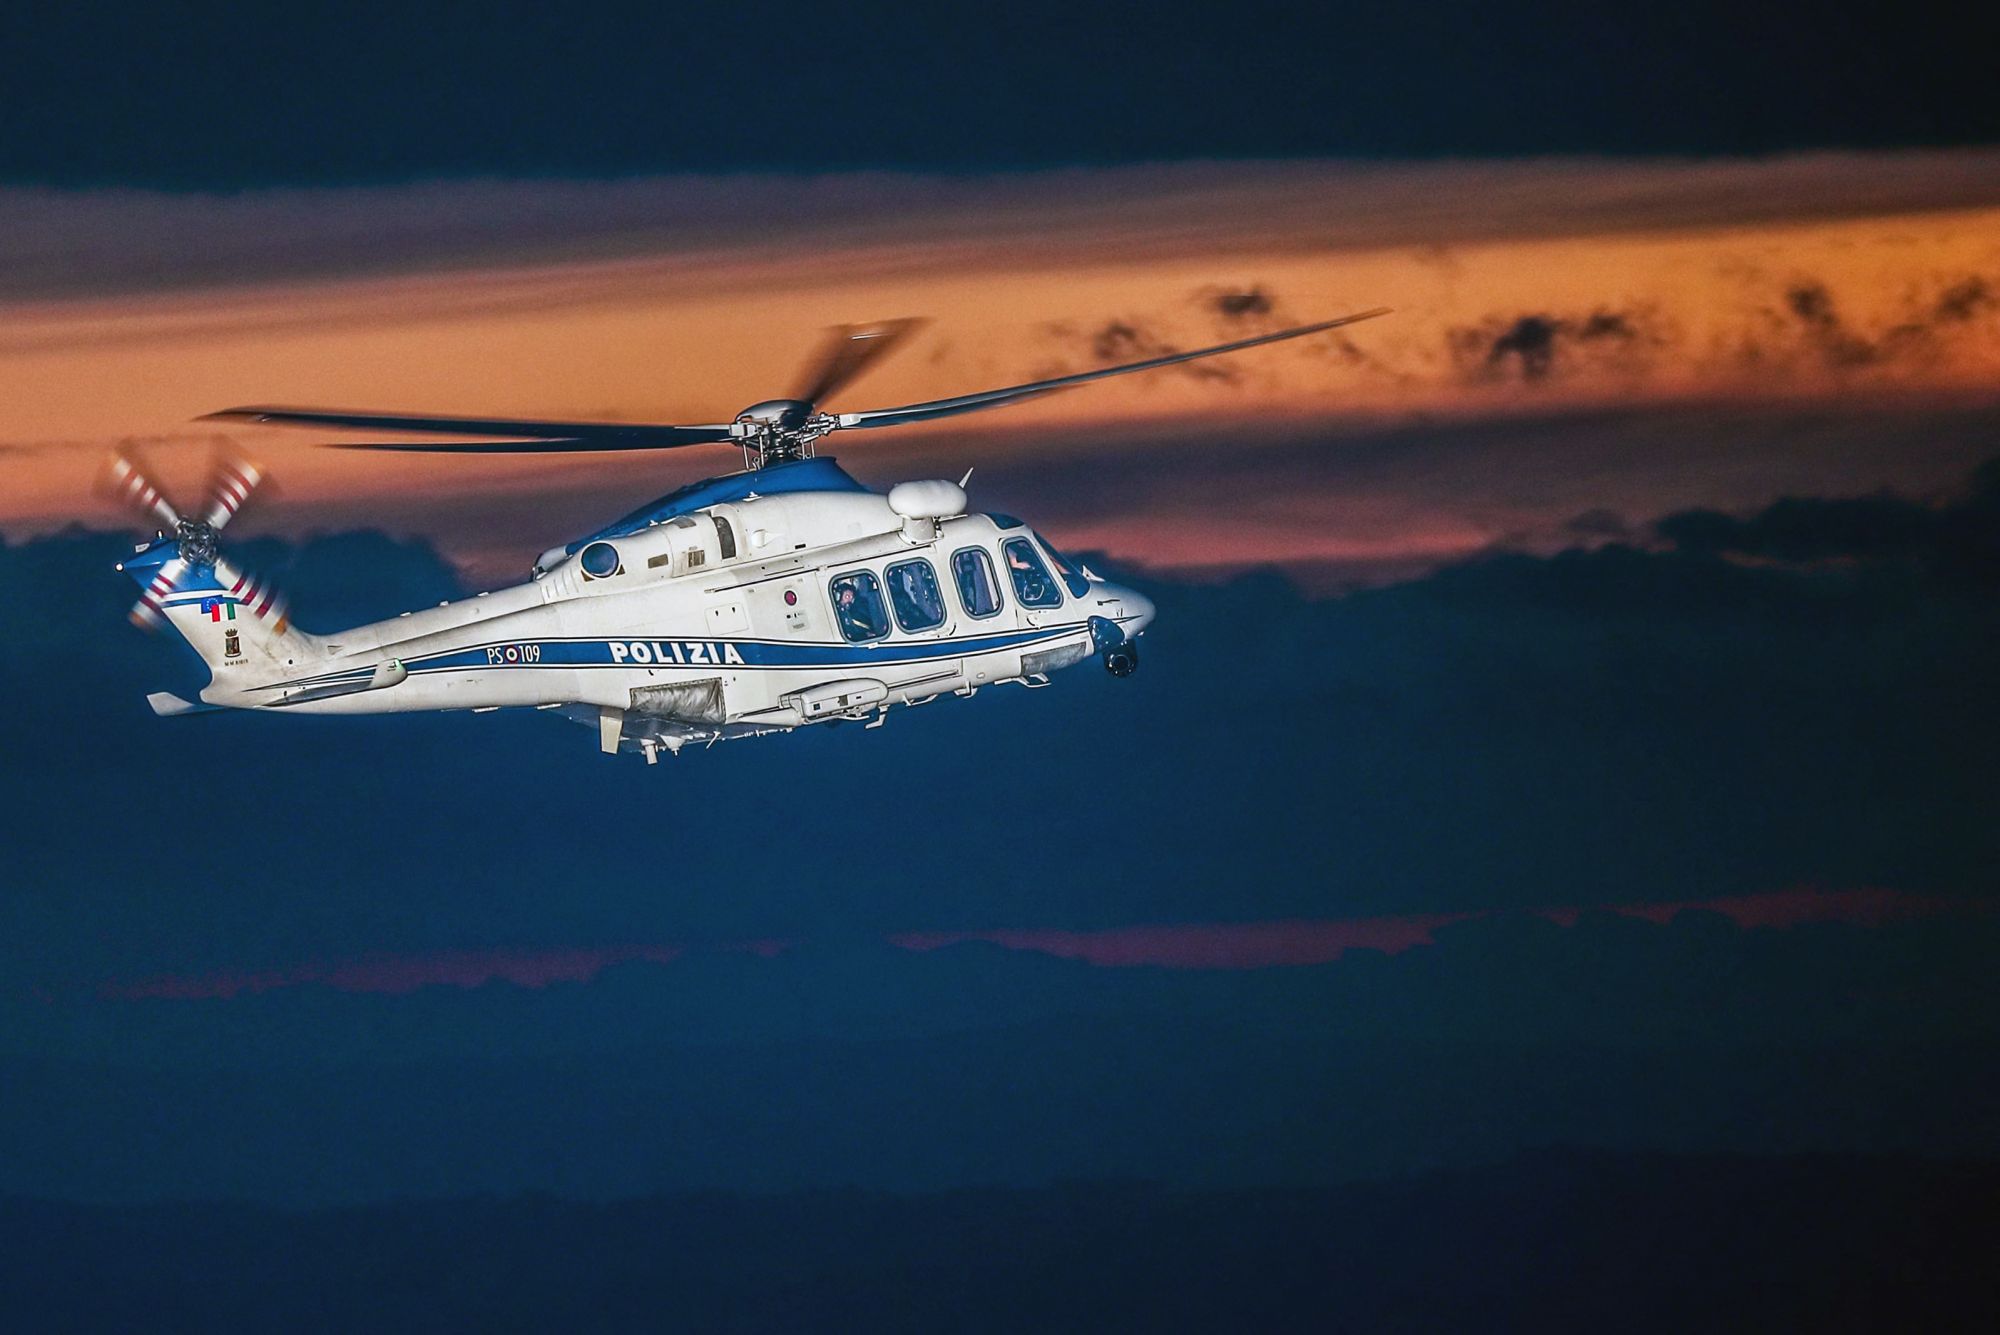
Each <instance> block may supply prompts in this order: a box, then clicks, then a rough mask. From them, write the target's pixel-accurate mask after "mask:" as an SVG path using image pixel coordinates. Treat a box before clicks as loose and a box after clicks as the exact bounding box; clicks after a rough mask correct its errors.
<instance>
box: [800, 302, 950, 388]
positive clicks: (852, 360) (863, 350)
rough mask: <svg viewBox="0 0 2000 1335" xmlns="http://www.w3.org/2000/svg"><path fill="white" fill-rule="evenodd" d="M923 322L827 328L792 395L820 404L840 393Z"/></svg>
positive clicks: (901, 321) (887, 322)
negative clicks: (822, 341) (796, 390)
mask: <svg viewBox="0 0 2000 1335" xmlns="http://www.w3.org/2000/svg"><path fill="white" fill-rule="evenodd" d="M923 325H924V322H923V321H922V320H884V321H882V322H881V323H880V324H842V325H835V326H834V327H833V328H831V329H829V330H827V332H826V341H825V342H824V343H822V344H821V345H820V350H819V355H818V356H817V357H815V358H814V359H813V361H812V362H811V363H810V364H809V366H808V368H807V371H806V374H805V376H804V377H803V380H802V382H801V385H800V388H799V392H798V393H797V394H794V395H793V396H792V397H793V398H795V399H797V400H799V401H800V402H801V403H810V404H813V405H815V406H817V405H818V404H820V403H822V402H824V401H825V400H827V399H828V398H830V397H832V396H833V395H835V394H838V393H839V392H840V391H841V390H842V389H843V388H844V387H845V386H847V385H848V384H849V383H850V382H852V381H853V380H855V379H856V378H857V377H858V376H860V374H861V373H862V372H863V371H865V370H867V369H868V368H869V367H870V366H873V365H874V364H875V363H876V362H877V361H879V360H881V359H882V358H883V357H885V356H887V355H888V353H889V351H890V349H892V348H894V347H895V346H896V345H897V344H899V343H901V342H902V341H903V340H904V339H906V338H908V337H909V336H910V335H911V334H914V333H915V332H916V331H917V330H919V329H921V328H922V327H923Z"/></svg>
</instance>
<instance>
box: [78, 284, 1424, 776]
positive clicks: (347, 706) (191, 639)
mask: <svg viewBox="0 0 2000 1335" xmlns="http://www.w3.org/2000/svg"><path fill="white" fill-rule="evenodd" d="M1385 314H1388V311H1387V309H1386V308H1378V309H1374V310H1366V311H1361V312H1358V313H1355V314H1350V315H1344V316H1341V317H1339V318H1337V319H1332V320H1325V321H1321V322H1319V323H1317V324H1309V325H1302V326H1299V327H1296V328H1291V329H1285V330H1280V331H1277V332H1275V333H1267V334H1262V335H1259V336H1257V337H1254V338H1245V339H1240V340H1238V341H1236V342H1232V343H1223V344H1218V345H1216V346H1214V347H1207V348H1200V349H1196V350H1194V351H1192V352H1176V353H1171V354H1168V355H1165V356H1159V357H1152V358H1148V359H1146V360H1144V361H1137V362H1130V363H1127V364H1124V365H1120V366H1112V367H1105V368H1101V369H1098V370H1092V371H1085V372H1081V373H1078V374H1074V375H1065V376H1059V377H1056V378H1053V379H1048V380H1038V381H1032V382H1029V383H1026V384H1020V385H1012V386H1008V387H1006V388H1002V389H989V390H982V391H979V392H977V393H972V394H964V395H959V396H957V397H953V398H945V399H934V400H931V401H928V402H924V403H913V404H906V405H903V406H901V407H895V408H877V409H868V410H862V411H856V412H833V411H829V410H826V409H824V408H822V406H821V405H822V404H823V403H824V402H826V401H827V400H828V399H830V398H832V397H833V396H834V395H836V394H838V393H839V392H840V391H841V390H842V389H844V388H845V387H846V386H847V385H848V384H850V383H851V382H852V381H853V380H855V379H856V378H857V377H858V376H860V375H861V373H862V372H863V371H865V370H866V369H867V368H868V367H870V366H872V365H874V364H875V363H876V362H878V361H879V360H880V359H881V358H882V357H883V356H884V355H885V354H887V353H888V352H890V351H891V350H892V349H894V348H895V347H897V346H899V345H901V344H903V343H905V342H906V341H907V340H908V339H909V337H910V335H911V334H912V333H913V332H914V331H915V330H916V329H917V328H918V327H919V326H920V324H921V323H922V322H921V321H917V320H894V321H888V322H884V323H881V324H875V325H842V326H837V327H836V328H834V329H832V330H830V331H828V334H827V337H826V340H825V342H824V344H823V346H822V348H821V351H820V353H819V355H818V356H817V358H816V359H815V360H814V362H813V363H812V364H811V365H810V366H809V367H808V373H807V374H806V375H805V376H804V377H803V378H802V381H801V386H800V388H799V390H798V392H797V393H795V394H794V395H793V396H792V397H790V398H782V399H770V400H766V401H764V402H762V403H757V404H753V405H751V406H750V407H748V408H745V409H744V410H743V411H742V412H740V413H738V414H737V415H736V417H735V418H734V419H733V420H731V421H729V422H722V423H712V424H707V425H695V426H676V425H649V424H628V423H615V422H550V421H516V420H508V419H501V418H484V417H442V416H416V415H408V414H389V413H375V412H353V411H346V410H338V409H319V408H287V407H240V408H227V409H224V410H222V411H220V412H216V413H211V414H208V415H207V417H205V418H203V419H201V420H220V421H229V422H244V423H255V424H260V425H282V426H295V427H315V428H331V429H340V430H357V429H359V430H370V431H379V432H384V433H390V434H395V435H427V434H428V435H441V436H458V437H481V438H483V439H477V440H472V441H461V442H458V443H453V444H434V443H410V442H401V441H398V442H387V443H381V442H366V443H353V442H336V443H334V448H342V449H353V450H391V451H422V452H431V453H460V454H475V453H477V454H582V453H591V452H597V451H607V450H652V449H678V448H686V447H694V446H704V445H724V444H727V445H734V446H735V447H737V448H738V449H740V450H741V452H742V462H743V467H742V468H741V469H740V470H739V471H737V472H733V473H727V474H723V475H719V476H715V477H709V478H704V479H702V480H701V481H698V482H694V483H691V484H689V485H687V486H683V487H681V488H679V489H678V490H675V491H672V492H670V493H668V494H667V495H665V496H662V497H659V498H658V499H656V500H653V501H651V502H649V503H647V504H646V505H644V506H642V507H640V508H639V509H637V510H634V511H633V512H632V513H630V514H628V515H626V516H624V517H623V518H621V519H618V520H616V521H614V522H613V523H610V524H607V525H605V526H604V527H602V528H600V529H598V530H596V531H595V532H592V533H589V534H586V535H584V536H582V537H580V538H577V539H575V540H574V541H571V542H568V543H565V544H563V545H561V546H558V547H552V548H550V549H549V550H548V551H545V552H543V553H542V554H541V555H540V556H539V557H538V558H536V560H535V561H534V563H533V566H532V567H531V569H530V572H529V578H528V579H527V580H526V581H524V582H523V583H520V584H516V585H513V586H511V587H508V588H503V589H497V590H493V591H490V592H487V593H480V594H477V595H475V596H473V597H469V598H464V599H461V600H459V601H456V602H447V603H443V604H440V605H439V606H437V607H433V608H427V609H424V610H422V611H411V612H404V613H402V614H401V615H399V616H396V617H390V618H388V619H386V620H382V621H376V622H371V623H369V624H366V625H360V626H355V627H352V628H350V629H348V630H345V631H340V632H337V633H332V634H325V635H320V634H312V633H308V632H306V631H304V630H302V629H300V628H299V627H297V626H295V625H293V624H292V623H291V621H290V617H289V615H288V613H287V611H286V608H285V604H284V600H283V599H282V598H281V597H280V595H279V594H278V593H277V591H276V590H275V589H274V588H273V587H271V586H270V585H269V584H268V583H267V582H265V581H262V580H260V579H258V578H256V577H254V576H252V575H250V574H248V573H246V572H244V571H242V570H240V569H239V568H238V567H236V566H235V565H234V564H233V563H232V562H231V561H230V560H229V558H228V557H227V556H226V555H225V554H223V552H222V551H221V550H220V548H219V546H218V537H219V535H220V533H221V532H222V530H223V529H224V527H225V526H227V524H228V523H229V521H230V519H231V518H233V517H234V516H235V515H236V514H237V513H238V512H239V511H240V510H241V509H242V508H243V506H244V504H245V502H246V501H248V500H249V498H250V496H251V495H252V493H253V492H255V491H256V489H257V488H258V486H259V484H260V483H261V482H262V481H263V480H264V477H265V475H264V472H263V470H262V469H260V468H259V467H258V466H257V465H255V464H254V463H251V462H250V461H249V460H247V459H245V458H243V457H241V456H239V455H235V454H233V453H232V454H222V455H219V456H218V458H217V462H216V468H215V471H214V474H213V477H212V479H211V482H210V486H209V490H208V498H207V501H206V503H205V505H204V506H203V508H202V509H201V510H200V511H199V512H198V513H195V514H187V515H184V514H182V513H181V512H180V511H178V510H176V509H175V507H174V506H173V505H172V504H171V503H170V502H169V501H168V500H167V499H166V497H165V495H164V493H163V492H162V491H161V489H160V488H159V487H158V486H157V485H156V484H155V483H154V481H153V480H152V479H151V477H149V476H148V474H147V473H146V472H145V470H144V469H143V468H142V467H141V466H140V465H139V464H138V463H137V462H136V461H134V460H133V459H132V458H131V457H130V456H129V455H125V454H123V453H118V454H114V455H113V456H112V458H111V460H110V463H109V465H108V468H107V470H106V474H105V486H106V489H107V490H108V491H109V492H110V493H111V494H113V495H114V496H115V497H116V498H117V499H119V500H121V501H122V502H124V503H126V504H128V505H130V506H132V507H133V508H135V509H136V510H137V511H138V512H139V513H140V514H141V515H142V516H144V517H145V518H146V519H147V520H148V521H149V522H152V523H154V524H155V525H156V527H157V530H158V535H157V536H156V537H155V538H154V540H152V541H151V542H147V543H142V544H140V545H139V546H138V547H137V548H136V549H135V551H134V553H133V554H132V555H131V556H130V557H127V558H126V559H125V560H124V561H122V562H120V563H119V565H118V569H119V570H121V571H123V572H124V573H125V574H127V575H129V576H130V577H131V578H132V579H134V580H135V581H137V582H138V584H139V585H140V586H141V589H142V592H141V594H140V598H139V601H138V603H137V605H136V606H135V607H134V608H133V611H132V620H133V621H134V622H135V623H136V624H138V625H140V626H141V627H143V628H146V629H155V630H157V629H163V628H164V629H171V630H172V631H174V632H176V633H177V634H179V635H180V637H181V638H182V639H184V640H185V641H186V642H187V643H188V645H189V646H191V647H192V648H193V650H194V651H195V653H196V654H197V655H199V656H200V658H201V660H202V661H203V663H204V664H205V665H206V667H207V669H208V673H209V679H208V682H207V684H206V685H204V686H203V687H202V688H201V690H200V692H199V694H198V698H197V699H195V700H188V699H185V698H182V697H180V696H177V695H174V694H172V693H170V692H164V691H162V692H155V693H154V694H152V695H149V696H148V697H147V701H148V703H149V704H150V705H151V707H152V709H153V711H154V712H155V713H156V714H159V715H161V716H178V715H186V714H195V713H204V712H209V711H214V710H221V709H237V710H257V711H262V712H268V713H294V714H340V715H354V714H382V713H407V712H416V711H433V710H470V711H472V712H475V713H484V712H487V711H491V710H498V709H510V708H513V709H535V710H547V711H552V712H556V713H559V714H561V715H562V716H565V717H568V718H571V719H574V720H576V721H578V722H581V723H584V724H587V725H589V726H591V727H593V728H595V730H596V732H597V736H598V745H599V748H600V749H601V750H602V751H604V752H606V753H610V754H617V753H620V752H636V753H639V754H642V755H643V756H644V757H645V759H646V762H647V763H648V764H652V763H655V762H657V760H658V759H659V757H660V754H661V753H662V752H665V753H667V754H669V755H674V754H678V753H679V752H680V751H681V750H682V749H683V748H684V747H686V746H687V745H689V744H690V743H699V744H703V745H713V744H714V743H715V742H717V741H724V740H733V739H737V738H743V737H758V736H768V735H773V734H782V733H788V732H792V731H794V730H796V729H799V728H803V727H807V726H811V725H815V724H831V723H838V722H848V721H861V722H864V723H865V725H866V726H868V727H877V726H880V725H881V724H882V723H883V722H884V721H885V720H886V718H887V716H888V711H889V709H890V708H891V706H893V705H897V704H901V705H904V706H915V705H920V704H925V703H928V702H930V701H932V700H935V699H937V698H938V697H940V696H942V695H944V694H946V693H950V694H952V695H954V696H959V697H966V698H969V697H971V696H973V695H975V694H976V693H977V692H979V691H980V690H982V689H984V688H986V687H988V686H999V685H1003V684H1020V685H1024V686H1027V687H1041V686H1046V685H1049V684H1050V676H1051V674H1052V673H1054V672H1056V671H1058V670H1060V669H1062V668H1066V667H1070V666H1073V665H1075V664H1078V663H1081V662H1084V661H1085V660H1087V659H1090V658H1093V657H1094V658H1096V659H1097V660H1098V661H1099V662H1100V663H1101V664H1102V666H1103V667H1104V668H1105V670H1106V671H1108V672H1109V673H1111V675H1113V676H1114V677H1127V676H1130V675H1131V674H1132V673H1133V672H1134V671H1136V670H1137V668H1138V666H1139V638H1140V636H1142V635H1143V634H1144V633H1145V631H1146V628H1147V627H1148V626H1149V625H1150V624H1151V623H1152V620H1153V615H1154V608H1153V604H1152V603H1151V602H1150V601H1149V600H1148V599H1147V598H1146V597H1145V595H1143V594H1142V593H1140V592H1139V591H1137V590H1136V589H1132V588H1129V587H1126V586H1124V585H1120V584H1116V583H1113V582H1111V581H1109V580H1106V579H1103V578H1101V577H1099V576H1098V575H1097V574H1096V573H1095V572H1093V571H1091V570H1090V569H1088V568H1087V567H1085V566H1082V565H1080V564H1078V563H1077V562H1074V561H1072V560H1070V559H1069V558H1068V557H1066V556H1065V555H1063V553H1062V552H1061V551H1059V550H1058V549H1057V548H1055V547H1054V546H1053V545H1051V544H1050V543H1049V542H1048V541H1047V540H1046V539H1045V538H1043V537H1042V536H1041V535H1040V534H1039V533H1037V532H1035V531H1034V530H1033V529H1031V528H1030V527H1029V526H1028V525H1026V524H1025V523H1023V522H1022V521H1021V520H1019V519H1016V518H1013V517H1012V516H1009V515H1005V514H998V513H979V512H976V511H972V510H970V509H969V508H968V505H969V499H968V496H967V493H966V490H965V486H966V483H967V482H968V481H969V479H970V477H971V473H970V472H968V473H967V474H966V476H965V477H963V478H960V479H959V480H958V481H957V482H952V481H949V480H944V479H925V480H918V481H909V482H902V483H898V484H896V485H894V486H892V487H890V488H889V489H888V490H887V492H877V491H873V490H870V489H869V488H868V487H865V486H863V485H862V484H861V483H860V482H858V481H856V480H855V479H854V478H853V477H852V476H850V475H849V474H848V473H847V472H846V471H845V470H843V469H842V468H841V467H840V465H839V463H838V462H837V461H836V460H835V459H834V458H833V457H831V456H828V455H822V454H820V453H819V452H818V449H817V446H818V444H819V442H820V441H822V440H824V439H825V438H826V437H828V436H830V435H832V434H833V433H835V432H839V431H852V430H871V429H875V428H879V427H887V426H897V425H902V424H905V423H911V422H927V421H935V420H938V419H941V418H946V417H952V416H956V415H958V414H961V413H968V412H975V411H979V410H982V409H986V408H994V407H999V406H1002V405H1005V404H1010V403H1019V402H1022V401H1023V400H1026V399H1030V398H1035V397H1039V396H1041V395H1044V394H1050V393H1054V392H1057V391H1060V390H1066V389H1071V388H1074V387H1076V386H1079V385H1083V384H1087V383H1090V382H1092V381H1096V380H1102V379H1106V378H1108V377H1111V376H1117V375H1129V374H1132V373H1135V372H1140V371H1148V370H1153V369H1156V368H1160V367H1165V366H1171V365H1175V364H1177V363H1180V362H1187V361H1193V360H1195V359H1197V358H1203V357H1213V356H1219V355H1222V354H1225V353H1234V352H1241V351H1244V350H1246V349H1249V348H1254V347H1259V346H1262V345H1264V344H1269V343H1277V342H1281V341H1284V340H1287V339H1295V338H1302V337H1305V336H1307V335H1310V334H1317V333H1323V332H1326V331H1328V330H1333V329H1338V328H1340V327H1342V326H1344V325H1350V324H1354V323H1357V322H1359V321H1362V320H1369V319H1373V318H1375V317H1377V316H1379V315H1385Z"/></svg>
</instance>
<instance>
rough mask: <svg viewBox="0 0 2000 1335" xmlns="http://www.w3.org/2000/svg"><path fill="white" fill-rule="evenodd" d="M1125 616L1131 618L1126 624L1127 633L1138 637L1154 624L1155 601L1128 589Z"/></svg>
mask: <svg viewBox="0 0 2000 1335" xmlns="http://www.w3.org/2000/svg"><path fill="white" fill-rule="evenodd" d="M1125 615H1126V616H1127V617H1129V618H1131V619H1130V620H1129V621H1127V622H1126V623H1125V633H1126V634H1127V635H1137V634H1138V633H1139V632H1140V631H1142V630H1144V629H1146V627H1148V626H1150V625H1152V624H1153V600H1152V599H1151V598H1148V597H1147V596H1146V595H1145V594H1143V593H1140V592H1139V591H1138V590H1136V589H1126V590H1125Z"/></svg>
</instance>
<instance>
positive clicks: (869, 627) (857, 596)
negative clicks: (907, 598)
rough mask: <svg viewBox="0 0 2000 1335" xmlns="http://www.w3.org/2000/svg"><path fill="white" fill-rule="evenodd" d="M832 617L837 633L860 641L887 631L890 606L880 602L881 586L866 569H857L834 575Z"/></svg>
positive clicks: (831, 588)
mask: <svg viewBox="0 0 2000 1335" xmlns="http://www.w3.org/2000/svg"><path fill="white" fill-rule="evenodd" d="M829 589H830V591H831V593H832V594H833V619H834V620H835V621H837V622H839V623H840V633H841V634H842V635H845V636H846V637H847V638H848V639H850V640H853V641H855V642H856V643H859V642H860V641H862V640H879V639H881V638H882V637H883V636H884V635H887V634H888V633H889V609H888V608H887V607H886V606H884V605H883V603H882V585H881V582H880V581H879V580H877V579H876V578H875V576H874V575H873V574H872V573H870V572H869V571H866V570H856V571H852V572H850V573H848V574H845V575H839V576H836V577H835V578H834V581H833V583H832V584H831V585H830V586H829Z"/></svg>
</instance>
